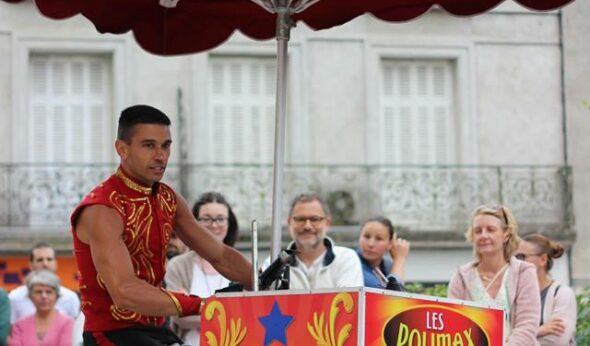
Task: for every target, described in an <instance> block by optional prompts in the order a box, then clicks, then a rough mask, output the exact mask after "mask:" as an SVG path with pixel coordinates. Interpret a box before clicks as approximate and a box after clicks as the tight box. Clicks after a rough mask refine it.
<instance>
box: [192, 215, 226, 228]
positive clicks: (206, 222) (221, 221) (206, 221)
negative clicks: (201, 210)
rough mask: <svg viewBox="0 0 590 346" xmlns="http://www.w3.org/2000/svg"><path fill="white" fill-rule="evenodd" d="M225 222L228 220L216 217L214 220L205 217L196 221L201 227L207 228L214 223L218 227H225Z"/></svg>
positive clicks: (223, 217)
mask: <svg viewBox="0 0 590 346" xmlns="http://www.w3.org/2000/svg"><path fill="white" fill-rule="evenodd" d="M227 220H228V218H227V217H225V216H218V217H214V218H212V217H207V216H205V217H200V218H198V219H197V221H199V223H200V224H201V225H203V226H207V227H209V226H211V225H213V222H216V223H217V224H218V225H219V226H225V225H227Z"/></svg>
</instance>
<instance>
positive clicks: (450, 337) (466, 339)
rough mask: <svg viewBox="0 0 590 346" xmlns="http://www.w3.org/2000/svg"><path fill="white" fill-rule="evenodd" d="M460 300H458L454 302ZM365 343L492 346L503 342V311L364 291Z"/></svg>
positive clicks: (376, 345) (413, 345) (370, 345)
mask: <svg viewBox="0 0 590 346" xmlns="http://www.w3.org/2000/svg"><path fill="white" fill-rule="evenodd" d="M457 303H459V302H457ZM365 311H366V314H365V319H364V326H365V342H364V345H367V346H381V345H386V346H391V345H395V346H451V345H453V346H493V345H502V343H503V323H504V311H503V310H501V309H495V308H483V307H477V306H473V305H464V304H456V303H451V302H449V301H440V300H437V299H436V298H434V297H432V299H430V298H415V297H410V296H398V295H391V294H387V295H386V294H381V293H372V292H367V293H366V296H365Z"/></svg>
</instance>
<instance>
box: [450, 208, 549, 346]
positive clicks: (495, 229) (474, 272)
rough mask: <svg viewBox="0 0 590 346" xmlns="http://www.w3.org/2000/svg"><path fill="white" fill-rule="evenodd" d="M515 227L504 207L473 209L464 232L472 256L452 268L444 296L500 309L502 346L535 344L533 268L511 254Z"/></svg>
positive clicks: (536, 319) (536, 300)
mask: <svg viewBox="0 0 590 346" xmlns="http://www.w3.org/2000/svg"><path fill="white" fill-rule="evenodd" d="M517 231H518V225H517V223H516V219H515V218H514V215H512V213H511V212H510V210H509V209H508V208H506V207H505V206H486V205H484V206H480V207H477V208H476V209H475V210H474V211H473V213H472V217H471V224H470V226H469V229H468V230H467V233H466V238H467V240H468V241H469V242H471V243H472V244H473V252H474V254H475V257H476V260H475V261H474V262H471V263H468V264H465V265H463V266H461V267H460V268H458V269H457V271H456V272H455V273H454V274H453V276H452V278H451V281H450V283H449V291H448V295H449V297H450V298H457V299H463V300H471V301H476V302H479V303H483V304H488V305H496V306H499V307H501V308H503V309H504V311H505V312H506V314H507V316H506V320H505V321H504V336H505V341H506V342H505V345H506V346H522V345H527V346H528V345H538V343H537V328H538V324H539V319H540V316H541V300H540V298H539V293H538V292H539V283H538V282H537V273H536V269H535V266H533V265H532V264H530V263H527V262H523V261H521V260H518V259H516V258H514V257H513V254H514V252H515V251H516V249H517V247H518V243H519V241H520V239H519V237H518V234H517Z"/></svg>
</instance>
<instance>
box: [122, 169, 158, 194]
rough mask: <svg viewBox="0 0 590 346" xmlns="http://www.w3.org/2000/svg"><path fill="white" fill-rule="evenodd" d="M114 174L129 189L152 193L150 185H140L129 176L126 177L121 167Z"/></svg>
mask: <svg viewBox="0 0 590 346" xmlns="http://www.w3.org/2000/svg"><path fill="white" fill-rule="evenodd" d="M115 174H116V175H117V177H119V178H120V179H121V180H122V181H123V183H124V184H125V186H127V187H128V188H130V189H131V190H133V191H137V192H139V193H143V194H144V195H150V194H151V193H152V188H151V187H147V186H141V185H139V184H138V183H136V182H134V181H133V180H131V179H130V178H129V177H127V176H126V175H125V173H123V170H122V169H121V168H118V169H117V173H115Z"/></svg>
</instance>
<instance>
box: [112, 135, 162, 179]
mask: <svg viewBox="0 0 590 346" xmlns="http://www.w3.org/2000/svg"><path fill="white" fill-rule="evenodd" d="M171 144H172V140H171V139H170V128H169V127H168V126H166V125H160V124H137V125H135V126H134V127H133V131H132V135H131V138H130V140H129V143H127V142H125V141H123V140H120V139H118V140H117V142H116V143H115V147H116V149H117V153H118V154H119V156H120V157H121V165H122V166H123V168H124V169H125V171H126V172H127V173H128V174H129V175H131V177H132V178H134V179H136V180H138V181H140V182H142V183H144V184H146V185H148V186H152V185H153V184H154V183H155V182H157V181H160V180H161V179H162V177H163V176H164V171H165V170H166V165H167V164H168V158H169V157H170V146H171Z"/></svg>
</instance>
